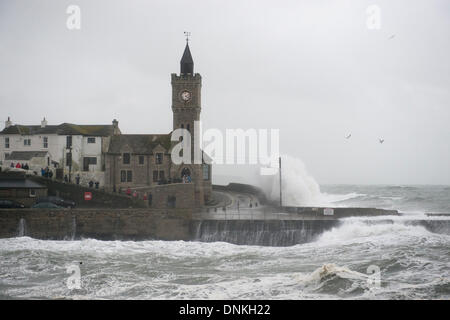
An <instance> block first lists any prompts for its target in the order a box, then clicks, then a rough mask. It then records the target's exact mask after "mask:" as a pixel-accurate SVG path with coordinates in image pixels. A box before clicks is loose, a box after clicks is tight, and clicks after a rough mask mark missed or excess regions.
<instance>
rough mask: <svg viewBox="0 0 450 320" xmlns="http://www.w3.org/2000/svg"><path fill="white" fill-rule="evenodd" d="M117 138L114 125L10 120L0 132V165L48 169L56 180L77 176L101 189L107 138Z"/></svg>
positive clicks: (35, 170)
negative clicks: (24, 165)
mask: <svg viewBox="0 0 450 320" xmlns="http://www.w3.org/2000/svg"><path fill="white" fill-rule="evenodd" d="M114 134H120V129H119V127H118V122H117V121H116V120H114V121H113V124H112V125H76V124H71V123H63V124H60V125H48V124H47V121H46V120H45V118H44V120H42V122H41V125H19V124H15V125H13V124H12V122H11V120H10V118H8V120H7V121H6V122H5V128H4V129H3V130H2V131H1V132H0V163H1V166H2V167H3V168H9V167H11V166H16V165H17V163H19V164H27V165H28V167H29V170H30V171H33V172H36V173H38V174H40V173H41V169H42V168H46V167H48V168H49V170H51V171H52V172H53V174H54V176H55V177H56V176H57V173H58V175H59V178H60V179H63V177H64V176H67V177H70V180H71V181H74V180H75V177H76V176H80V183H82V184H87V183H88V182H89V181H93V182H99V184H100V186H103V185H104V180H105V178H104V175H105V174H104V172H105V158H104V155H105V153H106V151H107V148H108V146H109V142H110V139H111V137H112V136H113V135H114Z"/></svg>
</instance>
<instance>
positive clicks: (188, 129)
mask: <svg viewBox="0 0 450 320" xmlns="http://www.w3.org/2000/svg"><path fill="white" fill-rule="evenodd" d="M186 129H187V131H189V132H191V126H190V125H189V124H187V125H186Z"/></svg>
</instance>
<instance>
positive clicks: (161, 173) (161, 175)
mask: <svg viewBox="0 0 450 320" xmlns="http://www.w3.org/2000/svg"><path fill="white" fill-rule="evenodd" d="M159 180H164V171H162V170H161V171H160V172H159Z"/></svg>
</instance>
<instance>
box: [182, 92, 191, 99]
mask: <svg viewBox="0 0 450 320" xmlns="http://www.w3.org/2000/svg"><path fill="white" fill-rule="evenodd" d="M181 99H182V100H183V101H189V100H191V93H190V92H189V91H187V90H184V91H183V92H181Z"/></svg>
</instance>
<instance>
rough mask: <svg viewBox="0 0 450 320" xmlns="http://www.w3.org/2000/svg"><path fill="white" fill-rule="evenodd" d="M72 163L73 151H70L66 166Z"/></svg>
mask: <svg viewBox="0 0 450 320" xmlns="http://www.w3.org/2000/svg"><path fill="white" fill-rule="evenodd" d="M71 165H72V153H70V152H68V153H66V166H69V167H70V166H71Z"/></svg>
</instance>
